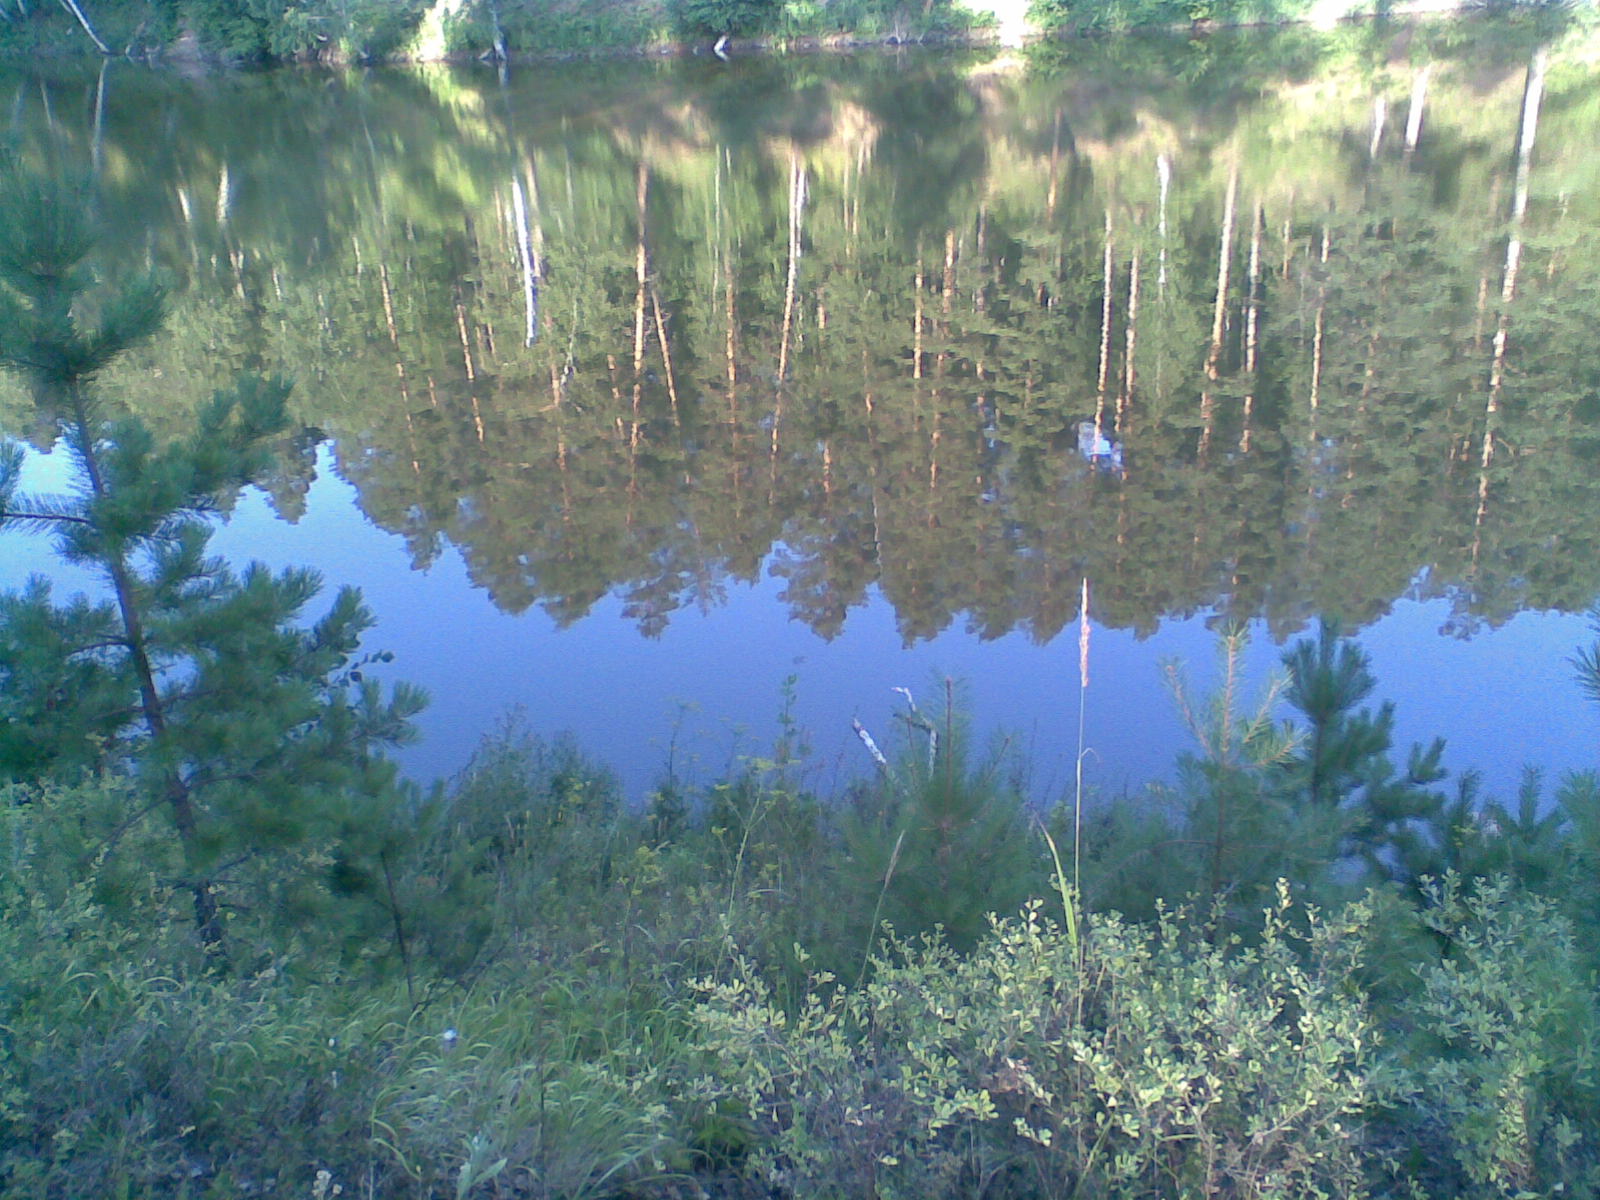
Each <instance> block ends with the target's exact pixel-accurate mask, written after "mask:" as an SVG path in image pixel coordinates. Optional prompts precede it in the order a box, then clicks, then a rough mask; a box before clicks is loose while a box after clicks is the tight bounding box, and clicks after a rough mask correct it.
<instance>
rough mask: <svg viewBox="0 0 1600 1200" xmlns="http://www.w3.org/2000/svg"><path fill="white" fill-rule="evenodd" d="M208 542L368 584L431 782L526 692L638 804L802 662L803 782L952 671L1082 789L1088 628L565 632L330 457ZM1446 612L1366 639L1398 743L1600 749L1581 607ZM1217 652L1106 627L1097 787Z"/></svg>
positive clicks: (887, 622)
mask: <svg viewBox="0 0 1600 1200" xmlns="http://www.w3.org/2000/svg"><path fill="white" fill-rule="evenodd" d="M65 466H66V460H65V458H64V457H63V456H61V455H51V456H47V457H46V456H38V455H33V456H31V457H30V459H29V472H28V477H27V479H26V481H25V482H26V485H27V487H28V488H30V489H34V490H59V489H60V488H61V487H62V486H64V479H63V468H64V467H65ZM213 545H214V548H215V549H216V550H217V551H219V552H220V553H223V554H225V555H226V556H228V557H229V558H230V559H232V560H233V561H235V562H240V561H244V560H247V559H249V558H259V559H261V560H263V561H265V562H267V563H269V564H271V565H274V566H284V565H288V564H291V563H303V564H306V565H310V566H313V567H316V568H317V569H318V570H320V571H322V572H323V574H324V576H325V578H326V580H327V582H328V585H329V586H330V588H331V587H333V586H335V585H338V584H344V583H348V584H353V585H355V586H357V587H359V588H361V590H362V592H363V594H364V596H365V599H366V602H367V604H368V606H369V607H370V608H371V609H372V610H373V612H374V613H375V614H376V616H377V618H378V625H377V628H376V630H375V631H374V632H373V633H371V634H369V635H368V638H367V642H366V647H367V648H368V649H390V650H393V651H394V652H395V655H396V657H395V663H394V666H393V667H392V668H390V670H391V671H392V672H393V674H394V677H395V678H407V679H410V680H413V681H414V682H417V683H419V684H422V685H423V686H425V687H426V688H427V689H428V691H429V692H430V694H431V695H432V697H433V703H432V705H431V706H430V708H429V709H428V710H427V711H426V712H425V713H424V714H423V716H422V718H421V721H420V726H421V729H422V733H423V739H422V741H421V743H420V744H419V745H418V746H415V747H413V748H411V749H409V750H407V751H406V752H405V753H404V755H403V761H404V762H405V765H406V767H407V769H408V770H409V771H410V772H411V773H412V774H414V775H416V776H418V777H421V778H428V777H432V776H435V775H448V774H451V773H453V772H455V771H456V770H458V769H459V768H460V767H461V766H462V765H463V764H464V762H465V761H466V759H467V757H468V755H469V754H470V752H471V749H472V747H473V746H474V745H475V744H476V742H477V740H478V739H479V737H480V736H481V735H482V734H483V733H485V732H486V731H488V730H491V729H493V728H494V727H495V726H496V725H497V723H499V722H500V720H501V719H502V718H503V717H504V716H505V714H506V713H507V712H508V711H510V710H511V709H513V708H520V709H521V710H522V711H523V712H524V713H525V715H526V720H527V723H528V725H529V727H530V728H532V729H533V730H535V731H537V732H540V733H544V734H550V733H555V732H558V731H563V730H566V731H570V732H571V733H572V734H573V735H574V736H575V738H576V739H577V741H578V743H579V744H580V745H581V746H582V747H583V748H584V749H585V750H586V751H588V752H589V753H590V754H591V755H593V756H594V757H595V758H597V759H599V760H600V761H602V762H604V763H606V764H607V765H609V766H610V767H611V768H612V769H613V770H615V771H616V772H617V773H618V775H619V776H620V777H621V779H622V781H623V783H624V785H625V787H626V789H627V791H628V794H629V795H630V797H633V798H635V799H638V798H641V797H643V796H644V795H645V794H646V792H647V791H648V789H649V787H650V785H651V784H652V783H653V782H654V781H655V779H656V778H657V777H658V776H659V774H660V773H661V771H662V769H663V767H664V764H665V763H666V761H667V755H668V746H669V743H670V742H671V741H672V739H673V737H674V730H677V750H676V754H677V762H678V764H679V768H680V770H681V771H682V772H683V773H684V774H685V775H686V777H688V778H690V779H693V780H698V781H701V782H704V781H707V780H709V779H712V778H715V777H716V776H718V775H719V774H720V773H721V772H723V771H724V770H725V769H726V768H727V766H728V765H729V762H730V759H731V758H732V757H733V756H736V755H752V756H756V755H762V754H765V753H768V752H769V751H770V749H771V746H772V743H773V739H774V737H775V736H776V734H777V730H778V725H777V714H778V711H779V708H780V706H781V704H782V696H783V688H784V680H785V678H786V677H788V676H790V675H794V676H795V677H796V684H795V700H796V705H795V715H796V718H797V720H798V722H799V724H800V725H801V727H802V728H804V729H805V730H806V731H808V733H809V734H810V736H811V741H812V745H813V747H814V750H815V754H814V758H813V773H812V776H811V779H812V781H813V782H814V783H816V784H817V785H819V786H821V787H822V788H823V790H824V791H826V790H828V785H829V784H830V783H832V782H833V781H835V780H836V779H838V778H840V777H842V776H851V775H857V774H859V773H861V772H862V771H863V770H864V769H865V768H866V767H867V759H866V755H865V752H864V750H863V749H862V748H861V746H860V745H859V744H858V743H857V742H856V741H855V738H854V736H853V735H852V733H851V731H850V720H851V718H852V717H853V716H856V717H859V718H860V719H861V720H862V722H863V723H864V724H865V725H866V726H867V727H868V728H869V729H871V730H872V731H873V732H874V734H875V735H876V736H877V738H878V740H879V741H880V742H889V741H890V740H892V738H893V725H894V720H893V716H892V714H893V713H894V711H896V708H897V704H898V702H897V699H896V697H895V696H894V695H893V693H892V692H891V689H892V688H893V687H896V686H909V687H911V688H912V689H913V690H914V691H915V693H916V695H917V696H918V699H919V701H920V702H921V703H922V704H923V705H924V707H930V706H933V705H935V704H937V703H938V702H939V698H938V696H937V695H936V679H937V677H938V676H939V675H941V674H945V673H948V674H951V675H954V676H956V677H957V678H958V679H960V680H963V681H964V682H965V695H966V699H967V701H968V707H969V709H970V711H971V713H972V714H973V716H974V719H975V720H976V722H977V723H978V725H979V727H980V729H984V730H1004V731H1006V732H1007V733H1008V734H1010V735H1011V736H1012V738H1013V739H1014V741H1015V744H1016V745H1018V747H1019V748H1020V749H1021V751H1022V752H1023V754H1024V755H1025V758H1026V761H1027V762H1028V763H1029V764H1031V770H1030V775H1031V780H1032V787H1033V791H1034V794H1035V795H1036V796H1038V797H1039V798H1041V799H1051V798H1055V797H1059V796H1061V795H1063V794H1066V793H1067V792H1068V791H1069V789H1070V787H1071V782H1072V756H1073V749H1074V746H1075V738H1076V721H1077V705H1078V677H1077V659H1078V646H1077V638H1076V635H1075V627H1070V628H1069V629H1068V630H1066V631H1065V632H1064V633H1063V634H1062V635H1061V636H1060V637H1058V638H1057V639H1056V640H1055V641H1054V642H1052V643H1050V644H1049V645H1046V646H1039V645H1036V644H1034V643H1033V642H1032V641H1030V640H1029V639H1028V638H1027V636H1026V635H1024V634H1020V633H1013V634H1010V635H1007V636H1005V637H1002V638H998V639H994V640H991V641H982V640H980V639H978V638H977V637H975V636H972V635H970V634H968V633H966V632H965V631H964V630H962V629H960V628H951V629H948V630H946V631H945V632H944V633H942V634H940V635H939V636H938V637H935V638H933V639H932V640H931V641H928V642H924V643H920V644H918V645H915V646H912V647H909V648H906V647H904V646H903V645H902V644H901V639H900V636H899V634H898V633H897V632H896V630H895V624H894V614H893V612H892V610H891V609H890V607H889V605H887V604H886V603H884V602H883V601H882V600H881V599H878V598H876V597H874V600H873V602H872V603H870V604H868V605H866V606H865V607H862V608H858V609H856V610H853V611H852V612H851V614H850V616H849V619H848V620H847V622H846V624H845V628H844V631H843V633H841V634H840V635H839V636H838V637H837V638H835V639H834V640H833V641H831V642H828V641H824V640H822V639H821V638H819V637H817V636H816V635H815V634H813V633H811V632H810V631H809V630H808V629H807V628H806V627H805V626H804V625H803V624H800V623H799V622H796V621H792V620H790V619H789V617H788V615H787V612H786V610H785V606H784V605H783V604H782V602H781V601H780V600H779V599H778V596H779V593H780V592H781V591H782V588H783V581H781V580H776V579H773V578H771V577H764V578H763V579H762V581H761V582H760V583H759V584H756V585H747V584H738V583H733V584H730V585H729V587H728V599H727V603H726V604H724V605H721V606H719V607H717V608H713V609H711V610H709V611H706V612H698V611H695V610H693V609H685V610H680V611H678V612H676V613H674V614H673V617H672V620H671V623H670V624H669V625H668V626H667V629H666V632H665V634H663V636H662V637H661V638H659V639H657V640H649V639H646V638H644V637H641V636H640V635H639V634H638V633H637V631H636V630H635V629H634V628H633V626H632V625H631V624H630V623H629V622H627V621H625V620H624V619H623V618H622V615H621V608H622V603H621V601H619V600H616V599H614V598H611V599H607V600H605V601H603V602H601V603H599V604H597V605H595V607H594V610H593V611H592V612H591V613H590V614H589V615H588V616H586V617H585V618H583V619H582V620H579V621H577V622H575V623H574V624H573V625H571V626H570V627H568V628H566V629H558V628H557V627H556V625H555V623H554V622H553V621H552V620H551V619H550V618H549V617H548V616H547V615H545V614H544V613H543V612H542V611H540V610H538V609H537V608H534V609H530V610H529V611H528V612H527V613H525V614H523V615H521V616H508V615H506V614H504V613H502V612H500V611H498V610H497V609H496V608H495V607H494V606H493V604H491V603H490V601H489V599H488V597H487V596H486V595H485V594H484V593H483V592H482V591H479V590H476V589H474V588H473V587H472V586H471V585H470V583H469V582H468V580H467V578H466V572H465V570H464V568H463V566H462V562H461V559H460V556H459V555H458V554H457V553H455V552H454V551H453V550H451V551H448V552H447V553H445V554H442V555H441V556H440V558H439V560H438V561H437V562H436V563H435V564H434V565H433V566H432V567H431V568H430V569H428V570H426V571H416V570H413V569H411V567H410V565H409V562H408V559H407V556H406V554H405V550H404V548H403V546H402V544H401V542H400V540H399V539H398V538H395V537H392V536H390V535H387V534H384V533H382V532H380V531H378V530H376V529H374V528H373V527H372V526H371V525H369V524H368V523H367V522H366V520H365V519H364V518H363V517H362V516H361V514H360V512H359V511H358V510H357V509H356V507H355V496H354V492H353V489H351V488H350V487H349V486H348V485H346V484H345V483H343V482H342V481H340V480H338V479H337V478H336V477H335V476H334V475H333V474H332V472H331V470H330V469H329V459H328V456H327V455H326V454H323V455H322V456H321V458H320V460H319V471H318V481H317V483H316V484H315V485H314V487H313V489H312V493H311V497H310V503H309V506H308V509H307V512H306V515H305V517H304V518H303V519H302V520H301V521H300V522H299V523H298V524H297V525H289V524H287V523H285V522H282V521H279V520H277V519H275V518H274V517H273V516H272V515H271V512H270V509H269V508H268V506H267V504H266V502H265V499H264V497H263V496H262V495H261V494H260V493H257V492H251V493H250V494H248V495H247V496H245V497H244V498H243V499H242V500H241V502H240V504H239V506H238V509H237V511H236V512H235V514H234V516H233V519H232V520H231V522H230V523H229V524H228V525H227V526H225V527H224V528H223V529H221V530H220V532H219V534H218V536H217V538H216V539H215V541H214V543H213ZM34 569H48V570H49V572H50V574H51V575H52V576H54V577H56V578H58V579H60V580H61V582H60V584H59V585H58V586H59V587H60V588H61V589H62V590H63V591H65V590H68V589H75V588H81V587H82V586H84V584H85V582H86V579H85V577H84V576H83V575H82V574H81V573H74V572H67V571H63V570H61V569H60V564H59V563H57V562H55V561H54V560H53V558H52V556H51V555H50V554H49V553H48V543H47V542H46V541H45V540H43V539H40V538H36V537H35V538H30V537H23V536H21V535H7V536H4V537H0V584H3V585H5V586H8V587H9V586H15V585H16V584H17V583H19V582H20V581H21V580H22V578H23V577H25V575H26V574H27V573H28V572H29V571H30V570H34ZM315 611H317V610H316V609H313V612H315ZM1447 616H1448V605H1447V604H1446V603H1445V602H1443V601H1431V602H1426V603H1417V602H1412V601H1405V600H1402V601H1399V602H1397V603H1396V604H1395V605H1394V607H1393V611H1392V612H1391V613H1390V614H1389V615H1388V616H1387V617H1385V618H1384V619H1382V620H1380V621H1378V622H1377V623H1375V624H1374V625H1372V626H1370V627H1369V628H1367V629H1365V630H1363V631H1362V632H1361V641H1362V644H1363V645H1364V646H1365V647H1366V649H1367V650H1368V652H1369V653H1370V655H1371V656H1372V663H1373V670H1374V673H1375V674H1376V675H1377V677H1378V683H1379V694H1380V697H1382V698H1388V699H1391V700H1393V701H1395V703H1396V705H1397V718H1398V739H1399V742H1400V744H1401V746H1402V750H1401V751H1400V754H1399V755H1398V757H1400V758H1402V759H1403V756H1404V749H1403V748H1404V747H1405V746H1407V745H1409V743H1410V742H1411V741H1414V740H1420V739H1427V738H1431V737H1432V736H1434V735H1436V734H1438V735H1443V736H1445V737H1446V738H1447V739H1448V742H1449V745H1448V748H1447V754H1446V762H1447V764H1448V765H1449V766H1451V767H1452V768H1453V769H1455V770H1461V769H1466V768H1476V769H1478V770H1480V771H1482V772H1483V774H1484V776H1485V782H1486V783H1487V784H1488V787H1489V790H1490V791H1491V792H1493V793H1495V794H1498V795H1501V796H1507V795H1509V793H1511V792H1512V791H1513V790H1514V788H1515V786H1516V783H1517V780H1518V777H1519V774H1520V771H1521V768H1522V766H1523V764H1524V763H1528V764H1533V765H1536V766H1540V767H1542V768H1544V769H1545V771H1546V773H1547V776H1548V777H1549V778H1551V779H1553V778H1554V777H1555V776H1557V775H1558V774H1559V773H1560V772H1562V771H1566V770H1573V769H1582V768H1586V767H1589V766H1591V765H1593V764H1594V763H1595V755H1594V754H1593V747H1594V732H1595V724H1596V722H1597V720H1600V713H1597V712H1596V711H1595V709H1594V707H1593V706H1592V705H1589V704H1587V703H1586V702H1585V701H1584V700H1583V699H1582V697H1581V696H1580V695H1579V693H1578V690H1577V688H1576V686H1575V685H1574V683H1573V682H1572V670H1571V667H1570V665H1569V664H1568V662H1567V659H1568V657H1569V656H1570V654H1571V653H1572V650H1573V648H1574V647H1575V646H1576V645H1578V644H1579V643H1582V642H1586V641H1587V640H1588V638H1589V636H1590V635H1589V632H1588V630H1587V627H1586V624H1585V622H1584V620H1583V619H1582V618H1581V617H1577V616H1561V615H1555V614H1542V613H1522V614H1520V615H1518V616H1516V617H1514V618H1513V619H1511V620H1510V621H1508V622H1507V623H1506V624H1505V625H1503V626H1501V627H1500V628H1498V629H1492V630H1491V629H1485V630H1483V631H1481V632H1479V633H1477V634H1475V635H1474V636H1472V637H1471V638H1468V639H1458V638H1450V637H1442V636H1440V635H1439V633H1438V630H1439V627H1440V625H1441V624H1443V622H1444V621H1445V619H1446V617H1447ZM1252 632H1253V633H1255V634H1256V638H1255V641H1254V642H1253V643H1252V645H1251V647H1250V650H1249V656H1248V669H1249V677H1250V682H1251V686H1250V687H1248V688H1247V689H1246V690H1245V694H1246V696H1247V697H1254V696H1255V695H1257V694H1259V686H1260V681H1261V680H1263V679H1264V678H1265V677H1266V676H1267V674H1268V673H1269V672H1270V671H1271V670H1272V668H1273V667H1274V665H1275V664H1276V660H1277V656H1278V653H1279V650H1278V648H1276V647H1274V646H1272V645H1271V643H1270V641H1268V640H1267V638H1266V636H1265V633H1264V631H1263V630H1262V629H1261V627H1260V624H1259V623H1257V625H1256V627H1255V628H1254V629H1253V630H1252ZM1215 652H1216V640H1215V636H1214V634H1213V633H1212V632H1211V631H1210V630H1209V629H1207V627H1206V623H1205V621H1204V619H1203V618H1195V619H1191V620H1185V621H1166V622H1163V623H1162V625H1161V627H1160V629H1159V630H1158V632H1156V633H1155V634H1154V635H1153V636H1151V637H1149V638H1146V639H1144V640H1142V641H1141V640H1139V639H1137V638H1135V637H1134V635H1133V634H1131V633H1128V632H1125V631H1121V630H1109V629H1105V628H1102V627H1099V626H1096V627H1095V629H1094V631H1093V639H1092V650H1091V657H1092V662H1091V677H1090V686H1089V707H1088V714H1087V739H1086V740H1087V744H1088V746H1089V747H1090V748H1091V750H1092V754H1091V755H1090V757H1089V758H1088V759H1087V760H1086V766H1085V779H1086V781H1087V782H1088V783H1089V784H1090V786H1091V787H1094V788H1097V789H1099V790H1101V791H1102V792H1108V793H1112V794H1114V793H1115V792H1117V791H1118V790H1119V789H1121V788H1122V787H1123V786H1125V785H1135V784H1138V783H1140V782H1143V781H1147V780H1151V779H1162V778H1170V777H1171V775H1172V764H1173V762H1174V759H1175V757H1176V755H1177V754H1178V753H1179V752H1180V751H1181V750H1183V749H1184V748H1186V747H1187V746H1189V745H1190V743H1189V741H1188V738H1187V735H1186V734H1185V732H1184V730H1183V727H1182V725H1181V723H1180V721H1179V719H1178V716H1177V712H1176V709H1175V706H1174V704H1173V702H1172V700H1171V697H1170V695H1169V693H1168V691H1167V689H1166V687H1165V685H1164V683H1163V682H1162V677H1161V670H1160V663H1161V661H1162V660H1163V659H1167V658H1175V659H1178V660H1181V661H1182V662H1183V664H1184V667H1185V670H1186V672H1187V674H1188V675H1189V677H1190V680H1191V682H1192V683H1193V684H1194V685H1195V686H1196V690H1197V692H1199V691H1203V690H1204V689H1205V688H1206V687H1207V686H1208V685H1209V684H1210V683H1212V682H1214V681H1215V678H1216V673H1215Z"/></svg>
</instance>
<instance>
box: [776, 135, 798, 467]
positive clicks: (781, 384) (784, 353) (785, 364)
mask: <svg viewBox="0 0 1600 1200" xmlns="http://www.w3.org/2000/svg"><path fill="white" fill-rule="evenodd" d="M805 206H806V168H805V164H804V163H803V162H802V161H801V160H800V152H799V151H798V150H796V149H791V150H790V151H789V269H788V273H787V276H786V278H785V280H784V286H783V332H782V335H781V336H780V337H779V340H778V380H777V400H776V402H775V403H774V405H773V409H772V457H771V467H772V483H773V485H774V486H775V485H776V484H777V479H778V438H779V435H780V432H781V430H782V427H783V401H784V395H785V393H786V391H787V389H788V386H789V353H790V348H791V346H792V345H793V339H794V324H795V321H794V313H795V291H796V289H797V287H798V285H799V282H800V248H801V234H802V232H803V231H804V228H805Z"/></svg>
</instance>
